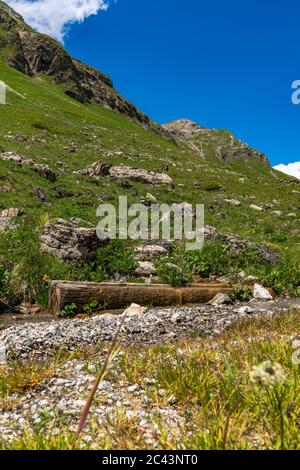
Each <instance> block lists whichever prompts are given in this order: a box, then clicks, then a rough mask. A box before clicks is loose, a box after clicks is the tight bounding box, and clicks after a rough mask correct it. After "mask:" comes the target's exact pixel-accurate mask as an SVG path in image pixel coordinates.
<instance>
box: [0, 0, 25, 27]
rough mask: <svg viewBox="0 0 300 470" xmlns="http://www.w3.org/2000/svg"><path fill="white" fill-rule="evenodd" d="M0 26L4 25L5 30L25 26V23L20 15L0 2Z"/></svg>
mask: <svg viewBox="0 0 300 470" xmlns="http://www.w3.org/2000/svg"><path fill="white" fill-rule="evenodd" d="M0 24H1V26H3V25H6V27H7V28H14V27H16V26H22V27H26V26H25V22H24V20H23V18H22V16H21V15H19V14H18V13H17V12H16V11H14V10H13V9H12V8H11V7H9V6H8V5H7V4H6V3H4V2H1V1H0Z"/></svg>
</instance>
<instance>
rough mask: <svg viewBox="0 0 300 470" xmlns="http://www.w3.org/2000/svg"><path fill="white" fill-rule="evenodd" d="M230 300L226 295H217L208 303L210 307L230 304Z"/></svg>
mask: <svg viewBox="0 0 300 470" xmlns="http://www.w3.org/2000/svg"><path fill="white" fill-rule="evenodd" d="M231 303H232V300H231V298H230V297H229V296H228V295H227V294H217V295H216V296H215V297H214V298H213V299H212V300H211V301H210V302H209V304H210V305H224V304H231Z"/></svg>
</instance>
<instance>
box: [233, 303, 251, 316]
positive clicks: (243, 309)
mask: <svg viewBox="0 0 300 470" xmlns="http://www.w3.org/2000/svg"><path fill="white" fill-rule="evenodd" d="M235 311H236V313H238V314H239V315H245V314H247V315H251V313H253V312H254V309H253V308H252V307H249V306H248V305H244V307H240V308H238V309H237V310H235Z"/></svg>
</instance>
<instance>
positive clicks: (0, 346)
mask: <svg viewBox="0 0 300 470" xmlns="http://www.w3.org/2000/svg"><path fill="white" fill-rule="evenodd" d="M6 364H7V361H6V346H5V344H4V343H3V342H1V343H0V365H1V366H5V365H6Z"/></svg>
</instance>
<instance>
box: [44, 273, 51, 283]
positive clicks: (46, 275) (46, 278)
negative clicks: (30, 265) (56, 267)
mask: <svg viewBox="0 0 300 470" xmlns="http://www.w3.org/2000/svg"><path fill="white" fill-rule="evenodd" d="M49 279H50V278H49V276H48V274H44V276H43V281H44V282H47V281H49Z"/></svg>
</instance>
